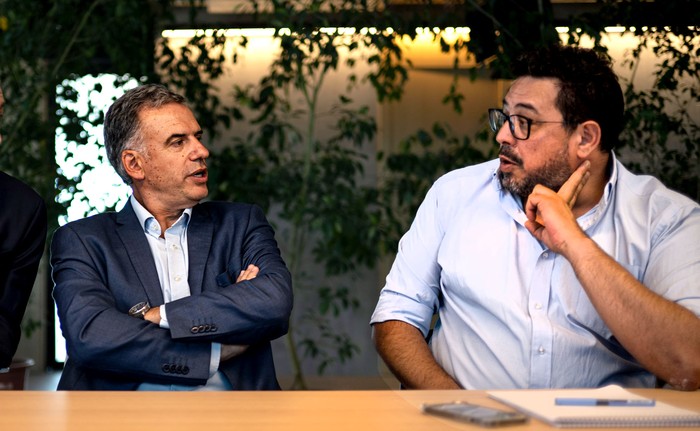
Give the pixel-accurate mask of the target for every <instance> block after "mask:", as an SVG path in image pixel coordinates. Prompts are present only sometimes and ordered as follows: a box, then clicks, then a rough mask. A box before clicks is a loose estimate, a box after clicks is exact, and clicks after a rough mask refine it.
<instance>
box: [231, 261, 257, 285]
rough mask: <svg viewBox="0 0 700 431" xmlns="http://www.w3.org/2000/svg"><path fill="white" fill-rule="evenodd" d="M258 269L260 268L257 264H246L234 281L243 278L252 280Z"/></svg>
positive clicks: (239, 280)
mask: <svg viewBox="0 0 700 431" xmlns="http://www.w3.org/2000/svg"><path fill="white" fill-rule="evenodd" d="M259 271H260V269H259V268H258V267H257V266H255V265H252V264H251V265H248V267H247V268H246V269H244V270H243V271H241V273H240V274H239V275H238V278H237V279H236V282H237V283H238V282H241V281H245V280H252V279H254V278H255V277H257V276H258V272H259Z"/></svg>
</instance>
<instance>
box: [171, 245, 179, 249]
mask: <svg viewBox="0 0 700 431" xmlns="http://www.w3.org/2000/svg"><path fill="white" fill-rule="evenodd" d="M170 248H172V249H173V250H177V249H178V248H179V247H178V246H177V245H176V244H173V245H171V246H170Z"/></svg>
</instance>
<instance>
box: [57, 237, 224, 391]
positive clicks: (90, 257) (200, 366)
mask: <svg viewBox="0 0 700 431" xmlns="http://www.w3.org/2000/svg"><path fill="white" fill-rule="evenodd" d="M98 237H99V238H98ZM102 237H104V235H99V234H94V235H93V234H92V233H87V234H86V233H85V231H81V233H79V232H78V230H76V229H74V228H73V227H72V226H71V224H69V225H66V226H64V227H62V228H60V229H58V230H57V231H56V233H55V234H54V238H53V241H52V243H51V265H52V268H53V272H52V275H53V279H54V293H53V295H54V299H55V301H56V306H57V308H58V314H59V318H60V321H61V330H62V332H63V336H64V337H65V338H66V344H67V352H68V358H69V359H68V360H69V361H76V363H77V364H79V365H80V366H82V367H85V368H89V369H92V370H96V371H99V372H101V373H104V374H106V375H109V374H113V375H115V376H125V377H129V378H132V379H135V380H140V381H151V382H161V383H176V384H187V385H196V384H203V383H205V382H206V379H207V378H208V377H209V360H210V356H211V355H210V354H211V347H210V344H205V343H192V342H186V341H177V340H173V339H172V338H171V337H170V334H169V332H168V331H167V330H165V329H162V328H160V327H158V326H157V325H154V324H152V323H149V322H146V321H144V320H140V319H136V318H133V317H130V316H129V315H128V314H127V310H126V309H124V308H125V306H124V304H123V302H125V301H121V302H122V303H119V304H118V303H117V301H118V300H117V298H124V297H125V296H128V291H129V289H130V288H133V287H134V286H129V285H128V283H116V282H112V283H111V284H110V285H108V283H107V282H106V280H107V278H108V277H109V276H108V274H109V273H110V272H112V274H111V277H112V278H111V280H115V279H116V277H115V276H114V273H118V272H123V273H127V272H129V271H133V269H132V268H131V267H128V268H126V267H125V266H124V265H125V262H123V261H122V260H121V259H119V258H115V254H114V253H115V251H114V247H113V246H112V245H111V244H109V243H105V240H104V239H103V238H102ZM138 289H141V287H138ZM129 300H131V299H129ZM134 302H135V301H134ZM127 303H128V302H127Z"/></svg>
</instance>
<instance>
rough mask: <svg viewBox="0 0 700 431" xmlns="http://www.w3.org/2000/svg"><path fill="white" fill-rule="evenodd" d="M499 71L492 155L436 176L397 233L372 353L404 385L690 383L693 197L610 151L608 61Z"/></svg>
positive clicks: (697, 345) (579, 52) (697, 263)
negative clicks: (501, 83) (508, 75)
mask: <svg viewBox="0 0 700 431" xmlns="http://www.w3.org/2000/svg"><path fill="white" fill-rule="evenodd" d="M514 72H515V73H514V75H515V76H516V77H517V79H516V80H515V81H514V82H513V84H512V86H511V88H510V90H509V91H508V94H507V95H506V97H505V99H504V101H503V109H502V110H501V109H492V110H489V122H490V125H491V127H492V129H493V130H494V132H496V133H497V135H496V140H497V141H498V143H499V144H500V154H499V159H498V160H494V161H490V162H487V163H483V164H480V165H476V166H471V167H466V168H463V169H458V170H456V171H453V172H450V173H448V174H446V175H445V176H443V177H442V178H440V179H439V180H438V181H436V183H435V184H434V185H433V187H432V188H431V190H430V191H429V192H428V194H427V196H426V198H425V201H424V202H423V204H422V205H421V207H420V209H419V210H418V213H417V215H416V218H415V220H414V222H413V225H412V226H411V228H410V230H409V231H408V232H407V233H406V235H405V236H404V237H403V238H402V240H401V242H400V245H399V251H398V255H397V257H396V260H395V262H394V265H393V267H392V269H391V271H390V273H389V275H388V277H387V280H386V285H385V287H384V288H383V289H382V291H381V294H380V298H379V302H378V304H377V307H376V310H375V312H374V314H373V316H372V320H371V323H372V325H373V331H374V339H375V344H376V347H377V350H378V352H379V353H380V355H381V356H382V358H383V359H384V360H385V362H386V363H387V365H388V366H389V368H390V369H391V370H392V372H393V373H394V374H395V375H396V376H397V378H398V379H399V380H400V381H401V382H402V384H403V385H404V386H405V387H407V388H460V387H462V388H469V389H490V388H548V387H596V386H602V385H606V384H612V383H615V384H620V385H623V386H653V385H654V384H655V383H656V381H657V378H659V379H661V380H663V381H665V382H667V383H668V384H670V385H671V386H673V387H675V388H678V389H685V390H694V389H697V388H698V386H700V360H698V358H700V318H699V317H698V316H699V315H700V282H698V280H699V279H700V207H699V206H698V204H697V203H695V202H693V201H691V200H690V199H688V198H686V197H684V196H682V195H680V194H678V193H675V192H673V191H670V190H668V189H667V188H665V187H664V186H663V185H662V184H661V183H660V182H659V181H657V180H656V179H654V178H651V177H648V176H637V175H633V174H632V173H630V172H629V171H628V170H627V169H625V168H624V166H622V164H620V163H619V162H618V161H617V160H616V158H615V156H614V153H613V149H614V148H615V145H616V143H617V139H618V135H619V133H620V131H621V130H622V127H623V111H624V102H623V96H622V91H621V89H620V86H619V84H618V82H617V78H616V76H615V74H614V73H613V71H612V69H611V68H610V64H609V61H607V60H605V59H603V58H601V57H599V56H598V55H597V54H596V53H594V52H593V51H590V50H585V49H580V48H573V47H561V46H554V47H551V48H548V49H543V50H539V51H537V52H532V53H529V54H526V55H524V56H523V57H522V58H521V59H519V61H517V62H516V64H515V67H514ZM435 314H437V316H438V320H437V322H436V323H435V325H434V330H433V332H432V337H431V338H430V340H429V341H427V342H426V338H428V336H429V334H430V329H431V327H432V325H431V322H432V319H433V315H435Z"/></svg>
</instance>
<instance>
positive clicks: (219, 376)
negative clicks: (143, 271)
mask: <svg viewBox="0 0 700 431" xmlns="http://www.w3.org/2000/svg"><path fill="white" fill-rule="evenodd" d="M130 199H131V205H132V206H133V208H134V212H135V213H136V217H137V218H138V220H139V223H140V224H141V226H143V229H144V233H145V234H146V239H147V240H148V245H149V247H150V248H151V253H152V254H153V260H154V261H155V264H156V271H157V272H158V279H159V281H160V287H161V290H162V292H163V299H164V301H165V303H166V304H167V303H168V302H171V301H175V300H177V299H180V298H184V297H187V296H190V286H189V284H188V282H187V274H188V269H189V259H188V248H187V226H188V224H189V220H190V217H191V215H192V208H187V209H186V210H184V211H183V213H182V215H181V216H180V218H179V219H178V220H177V221H176V222H175V223H174V224H173V225H172V226H170V227H169V228H168V229H167V230H166V231H165V234H164V235H163V238H161V229H160V224H159V223H158V221H157V220H156V219H155V217H153V215H151V213H150V212H148V210H147V209H146V208H144V207H143V205H141V204H140V203H139V201H137V200H136V198H134V196H133V195H132V196H131V198H130ZM160 318H161V322H160V326H161V327H162V328H169V326H168V316H167V313H166V309H165V305H161V306H160ZM220 356H221V344H219V343H212V355H211V362H210V364H209V370H210V377H209V380H207V383H206V385H201V386H187V385H163V384H154V383H143V384H141V385H140V386H139V390H148V391H171V390H174V391H178V390H212V391H213V390H229V389H231V385H230V383H229V382H228V380H227V379H226V377H225V376H223V373H220V372H218V371H217V370H218V368H219V359H220Z"/></svg>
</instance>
